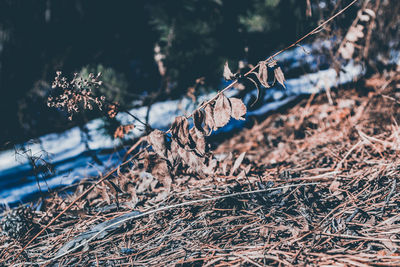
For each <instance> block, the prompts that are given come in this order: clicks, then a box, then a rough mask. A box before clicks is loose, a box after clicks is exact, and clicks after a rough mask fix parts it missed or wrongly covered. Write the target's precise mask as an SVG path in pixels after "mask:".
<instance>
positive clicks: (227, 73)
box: [224, 61, 235, 81]
mask: <svg viewBox="0 0 400 267" xmlns="http://www.w3.org/2000/svg"><path fill="white" fill-rule="evenodd" d="M224 79H225V80H227V81H230V80H233V79H235V75H233V73H232V71H231V69H230V68H229V66H228V61H227V62H225V66H224Z"/></svg>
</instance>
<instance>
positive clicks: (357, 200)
mask: <svg viewBox="0 0 400 267" xmlns="http://www.w3.org/2000/svg"><path fill="white" fill-rule="evenodd" d="M399 79H400V77H399V75H397V76H395V75H394V74H393V75H392V76H391V78H390V79H389V78H384V77H383V76H377V77H374V78H372V79H370V80H368V81H367V82H366V85H365V86H363V85H359V86H358V88H357V90H356V89H351V90H350V89H348V90H340V91H338V92H337V93H334V100H335V102H336V103H335V104H334V105H329V104H328V100H327V98H326V96H325V95H317V96H311V97H310V98H309V99H305V100H304V101H301V102H300V103H299V104H297V105H295V106H294V107H292V108H290V109H289V110H288V111H287V112H285V113H284V114H272V115H271V116H269V117H268V118H267V119H266V120H265V121H263V122H261V123H260V124H257V125H255V126H254V127H253V128H252V129H248V130H243V131H242V132H241V133H239V134H238V135H236V136H234V137H233V138H231V139H230V140H227V141H225V142H224V143H222V144H221V145H220V146H219V147H218V148H217V150H216V151H215V153H216V154H220V155H221V157H222V155H226V156H227V157H226V159H224V160H220V161H219V162H218V166H216V171H215V173H214V175H206V176H205V177H201V178H200V177H198V176H195V175H193V174H191V173H181V174H180V175H178V176H177V177H174V178H173V183H172V185H171V187H169V186H160V183H159V182H158V181H157V180H156V179H155V178H154V176H152V175H151V174H149V173H147V174H146V173H145V169H144V168H145V166H146V164H142V161H143V160H138V161H137V162H136V163H137V165H136V166H137V167H136V168H129V167H127V168H125V169H121V170H120V172H119V174H118V176H116V177H114V178H112V179H110V180H109V181H105V182H104V183H102V184H100V186H99V187H97V188H96V189H95V190H93V191H92V192H91V193H90V194H89V195H88V196H87V197H86V198H84V199H82V200H80V201H78V202H77V203H76V205H74V206H73V207H72V208H71V210H69V211H68V212H67V213H66V214H65V215H64V216H62V217H61V218H60V219H59V220H57V221H56V223H55V224H53V225H51V226H50V227H49V228H48V229H47V231H46V232H45V233H44V234H42V235H41V236H40V237H39V238H38V239H37V240H35V242H34V243H32V244H31V245H30V246H29V247H28V248H27V249H26V250H25V252H24V253H23V256H22V257H20V258H19V259H18V260H17V262H16V263H21V264H24V263H25V264H26V265H28V264H27V263H28V262H31V263H32V262H34V263H40V262H43V261H46V260H48V261H47V262H46V263H44V264H43V265H46V264H47V265H49V264H50V262H52V263H54V262H56V263H57V265H61V266H67V265H75V266H76V265H78V266H87V265H99V266H104V265H107V266H108V265H110V266H113V265H117V266H120V265H121V266H122V265H155V266H164V265H166V264H168V265H171V264H177V265H180V264H182V265H183V264H188V265H206V266H207V265H217V266H227V265H229V266H230V265H235V266H236V265H255V266H263V265H279V264H280V265H316V266H321V265H337V266H341V265H342V266H349V265H357V266H366V265H385V266H387V265H399V264H400V254H399V248H400V231H399V229H400V227H399V224H400V216H399V214H400V213H399V209H400V207H399V203H400V188H399V184H400V181H399V173H400V167H399V166H400V160H399V157H398V151H399V148H400V129H399V126H398V125H397V123H398V122H399V121H400V118H399V114H400V113H399V111H400V106H399V102H398V99H399V98H400V97H399V95H398V94H399V93H398V92H396V86H398V83H399ZM367 89H369V90H370V92H369V93H368V94H367V93H366V92H367ZM230 152H233V155H234V156H233V157H230V156H229V153H230ZM242 152H246V155H245V157H244V160H243V161H242V162H241V164H240V166H239V168H238V170H237V171H234V172H233V173H232V174H230V172H231V169H232V167H233V165H234V161H235V159H236V158H237V157H238V156H239V154H240V153H242ZM153 174H154V175H155V176H157V173H156V172H153ZM110 181H111V182H112V183H113V184H112V183H111V182H110ZM92 183H93V182H92V181H84V182H82V183H81V184H80V185H79V186H78V187H77V191H76V194H74V195H72V196H70V197H67V198H64V199H63V198H61V197H58V196H54V198H51V199H48V200H46V201H45V203H44V206H43V208H42V210H43V211H41V212H37V213H36V214H35V218H34V222H35V224H36V225H40V226H42V227H43V226H44V225H46V224H47V222H48V221H49V220H50V219H51V218H52V217H54V216H56V215H57V214H58V213H59V212H60V211H61V210H62V209H63V208H65V207H66V206H67V205H68V204H69V203H70V202H71V201H72V200H73V199H74V198H75V196H76V195H77V194H79V193H80V192H82V191H83V190H84V189H86V188H88V187H89V186H90V185H91V184H92ZM309 183H313V184H309ZM282 186H283V187H282ZM274 188H276V189H274ZM260 189H261V190H264V192H259V193H252V194H241V193H240V192H247V191H251V190H260ZM119 190H120V192H119ZM232 193H239V194H235V195H233V196H231V197H221V196H224V195H227V194H232ZM117 196H118V197H117ZM209 198H216V199H213V200H207V199H209ZM200 199H202V200H201V201H197V202H196V201H194V202H190V203H188V204H187V205H180V206H179V205H178V206H174V205H176V204H179V203H186V202H189V201H192V200H200ZM156 209H159V211H157V212H152V211H154V210H156ZM132 210H138V211H140V212H142V214H141V215H140V216H141V217H140V218H135V219H131V220H127V221H125V222H124V223H123V224H121V225H119V226H117V227H115V228H113V229H112V231H108V230H107V231H104V232H103V234H104V236H102V234H99V235H98V238H97V237H96V238H93V239H92V240H91V241H90V242H89V245H88V246H86V248H87V250H86V249H85V248H84V249H82V247H80V248H78V249H76V250H75V251H73V252H71V253H69V254H67V255H66V256H63V257H61V258H58V259H56V254H57V252H58V251H59V250H60V248H61V247H63V246H64V245H65V244H67V243H68V242H69V241H71V240H74V239H75V240H76V238H77V236H78V235H79V234H81V233H84V232H86V231H88V230H89V229H91V228H92V227H94V226H95V225H98V224H100V223H102V222H105V221H107V220H110V219H112V218H117V217H119V216H121V215H123V214H126V213H128V212H130V211H132ZM147 211H150V212H149V213H146V212H147ZM32 234H33V233H30V234H29V235H32ZM25 240H26V238H25ZM25 240H23V241H21V240H15V239H10V238H8V237H6V236H2V237H1V239H0V244H1V247H0V249H1V250H2V252H1V254H0V261H3V262H4V264H10V263H11V261H12V260H13V256H15V255H16V252H18V251H19V250H20V249H21V247H22V246H23V245H24V244H25V243H26V241H25ZM75 245H76V244H75ZM83 247H85V246H83ZM52 260H53V261H52Z"/></svg>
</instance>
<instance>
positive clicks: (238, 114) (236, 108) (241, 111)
mask: <svg viewBox="0 0 400 267" xmlns="http://www.w3.org/2000/svg"><path fill="white" fill-rule="evenodd" d="M229 100H230V101H231V105H232V118H234V119H236V120H244V118H243V116H244V115H246V112H247V108H246V105H245V104H244V103H243V101H242V100H241V99H239V98H236V97H231V98H229Z"/></svg>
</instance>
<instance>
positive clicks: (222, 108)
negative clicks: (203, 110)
mask: <svg viewBox="0 0 400 267" xmlns="http://www.w3.org/2000/svg"><path fill="white" fill-rule="evenodd" d="M231 113H232V109H231V103H230V101H229V99H228V98H227V97H226V96H225V95H224V94H220V95H219V96H218V98H217V100H216V102H215V106H214V123H215V127H217V128H220V127H223V126H225V125H226V124H227V123H228V122H229V120H230V118H231Z"/></svg>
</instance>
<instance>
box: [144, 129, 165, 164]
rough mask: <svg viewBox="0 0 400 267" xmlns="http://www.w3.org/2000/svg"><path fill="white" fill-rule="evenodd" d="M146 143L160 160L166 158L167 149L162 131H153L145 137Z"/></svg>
mask: <svg viewBox="0 0 400 267" xmlns="http://www.w3.org/2000/svg"><path fill="white" fill-rule="evenodd" d="M147 142H148V143H149V144H150V145H151V147H152V148H153V150H154V152H156V153H157V155H159V156H160V157H162V158H165V157H166V156H167V148H166V146H165V143H166V142H165V134H164V132H163V131H160V130H154V131H152V132H151V133H150V134H149V135H148V136H147Z"/></svg>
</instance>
